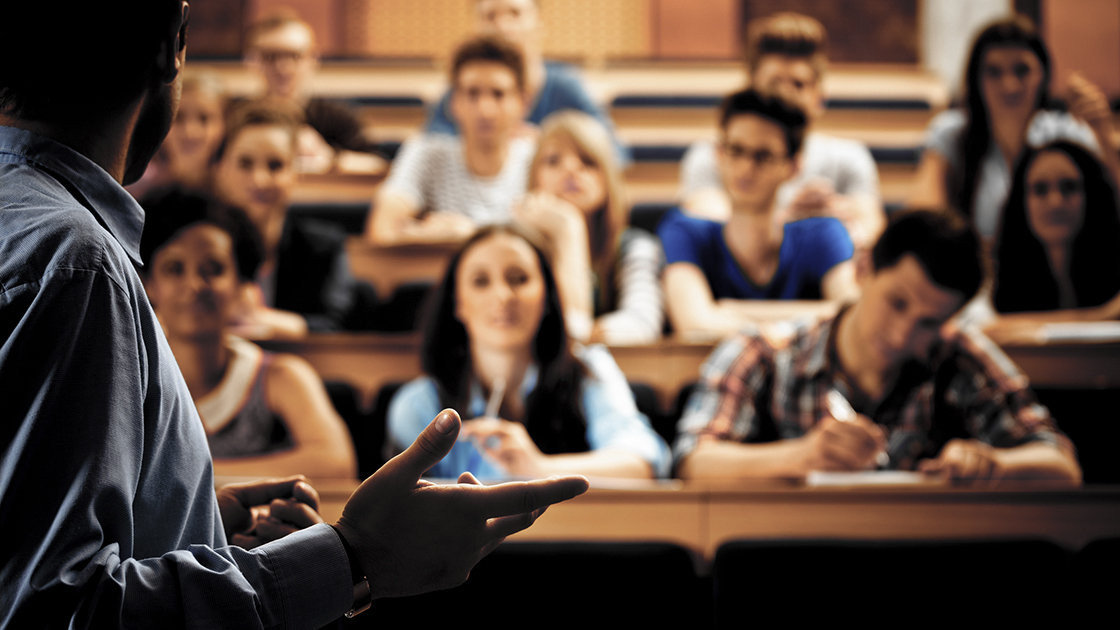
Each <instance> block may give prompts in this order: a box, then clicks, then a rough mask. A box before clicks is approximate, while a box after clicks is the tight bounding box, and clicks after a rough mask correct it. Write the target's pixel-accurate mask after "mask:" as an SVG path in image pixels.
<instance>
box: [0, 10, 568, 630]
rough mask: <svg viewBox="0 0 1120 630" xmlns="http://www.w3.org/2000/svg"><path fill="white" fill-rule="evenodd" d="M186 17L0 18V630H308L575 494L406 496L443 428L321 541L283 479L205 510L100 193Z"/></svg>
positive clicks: (108, 186)
mask: <svg viewBox="0 0 1120 630" xmlns="http://www.w3.org/2000/svg"><path fill="white" fill-rule="evenodd" d="M188 14H189V7H188V6H187V3H186V2H183V1H181V0H179V1H176V0H158V1H156V0H116V1H113V2H77V1H73V0H63V1H60V2H49V3H47V2H19V3H5V4H3V5H0V152H2V153H3V154H4V164H3V165H0V197H2V199H0V205H3V207H4V211H3V212H0V234H3V236H2V237H0V251H3V252H4V255H2V256H0V286H3V287H4V289H5V291H4V293H5V299H4V301H3V302H2V303H0V346H2V348H3V352H0V399H2V400H3V401H4V418H5V422H4V430H3V433H2V436H0V462H2V465H0V487H2V488H3V489H4V490H3V492H2V493H0V531H3V532H4V539H5V541H7V544H5V545H4V546H3V549H2V550H0V624H3V625H5V626H7V627H13V628H23V627H44V626H45V627H72V628H104V627H166V626H184V627H215V626H221V627H236V628H262V627H265V626H283V627H290V628H294V627H309V628H317V627H320V626H322V625H324V624H327V623H329V622H331V620H333V619H336V618H338V617H339V616H340V615H342V614H343V613H344V612H346V611H347V610H350V611H351V612H357V611H360V610H362V609H364V608H365V607H366V604H368V602H369V601H370V599H372V598H376V597H383V596H391V595H407V594H412V593H417V592H422V591H426V590H431V589H435V588H448V587H450V586H454V585H456V584H459V583H461V582H462V581H463V580H465V579H466V577H467V573H468V572H469V571H470V570H471V567H473V566H474V564H475V563H476V562H477V561H478V560H479V559H480V558H481V557H483V556H485V555H486V554H487V553H489V552H490V551H491V550H493V549H494V548H495V547H496V546H497V545H498V543H499V542H500V541H501V540H502V539H504V537H506V536H508V535H511V534H513V533H514V532H516V531H519V530H521V529H524V528H525V527H528V526H529V525H530V524H532V522H533V520H534V519H535V518H536V516H537V515H538V514H539V510H541V509H542V508H544V507H545V506H547V505H548V504H550V503H555V502H557V501H560V500H563V499H566V498H569V497H571V496H574V495H576V494H579V493H580V492H581V491H583V490H584V489H586V487H587V482H586V480H584V479H580V478H578V477H577V478H565V479H552V480H547V481H534V482H529V483H513V484H504V485H501V486H494V487H480V486H477V485H475V483H474V481H473V480H472V479H470V478H469V477H464V478H463V482H464V483H463V484H453V485H448V486H441V487H434V486H429V485H426V484H422V483H419V482H418V479H419V477H420V475H421V473H422V472H423V471H425V470H427V469H428V468H430V467H431V466H432V465H434V464H435V463H436V462H437V461H439V459H440V458H441V457H442V456H443V455H444V454H446V453H447V451H448V450H450V448H451V446H452V444H453V443H454V441H455V438H456V436H457V435H458V432H459V427H460V422H459V419H458V416H457V415H455V413H454V412H452V411H447V412H445V413H441V414H440V415H439V416H438V417H437V418H436V419H435V421H433V423H432V424H431V425H430V426H429V427H428V428H427V429H425V432H424V433H423V434H422V435H421V437H420V440H419V442H420V443H419V444H415V445H413V446H411V447H409V449H408V450H406V451H405V452H404V453H403V454H402V455H401V456H400V457H398V458H396V459H394V460H393V461H391V462H389V463H387V464H386V465H385V466H384V467H383V468H382V469H381V470H380V471H378V472H377V473H376V474H374V475H373V476H371V477H370V478H369V479H367V480H366V481H365V483H363V484H362V485H361V486H359V487H358V489H357V490H356V491H355V493H354V494H353V496H351V497H350V499H349V500H348V501H347V505H346V506H345V508H344V510H343V515H342V518H340V519H339V521H338V522H337V523H335V524H334V525H333V526H328V525H326V524H323V523H322V519H321V517H319V515H318V514H317V513H316V512H315V507H316V505H317V499H316V496H317V495H315V492H314V490H313V489H312V488H311V487H310V486H308V485H307V483H306V482H304V481H302V480H300V479H299V478H298V477H292V478H288V479H281V480H268V481H262V482H255V483H250V484H242V485H238V486H226V487H224V488H222V489H220V490H219V491H218V493H217V495H215V493H214V478H213V472H212V470H211V465H210V454H209V452H208V450H207V447H206V438H205V436H204V435H203V431H202V423H201V422H200V421H199V418H198V414H197V413H196V411H195V409H194V405H193V404H192V403H191V399H190V393H189V392H188V390H187V387H186V384H185V383H184V382H183V377H182V376H181V375H180V373H179V370H178V368H177V367H176V365H175V359H174V357H173V356H172V355H171V352H170V349H169V348H168V345H167V342H166V340H165V339H164V336H163V332H162V331H161V330H160V325H159V322H158V321H157V320H156V317H155V314H154V313H153V312H152V309H151V307H150V306H149V304H148V300H147V298H146V297H145V296H144V288H143V286H142V285H141V282H140V278H139V276H138V275H137V273H136V270H135V265H137V264H139V262H140V261H139V256H138V253H137V252H138V250H139V240H140V234H141V229H142V225H143V216H144V214H143V210H141V209H140V206H139V205H138V204H137V203H136V202H135V201H134V200H133V199H132V197H131V196H130V195H129V194H128V193H127V192H126V191H125V190H124V189H123V188H122V187H121V182H122V181H124V182H129V183H131V182H133V181H135V180H136V179H137V178H139V176H140V175H141V174H142V173H143V172H144V168H145V167H146V166H147V162H148V160H149V159H150V158H151V156H152V155H153V154H154V153H155V152H156V150H157V149H158V148H159V145H160V143H161V142H162V141H163V138H164V136H165V135H166V134H167V129H168V126H169V125H170V124H171V121H172V120H173V119H174V118H175V110H176V98H175V95H176V93H177V92H178V89H179V86H180V81H181V69H182V66H183V63H184V62H185V58H186V53H185V50H186V30H187V29H186V27H187V24H186V21H187V17H188ZM91 42H97V45H90V43H91ZM30 50H36V51H43V52H44V54H32V55H28V54H26V53H27V51H30ZM46 53H49V54H46ZM78 105H80V106H78ZM91 129H96V130H98V131H99V133H96V134H91V133H90V132H89V130H91ZM265 515H268V517H267V518H266V516H265ZM299 528H305V529H302V530H301V531H294V530H295V529H299ZM235 536H236V537H239V538H234V537H235ZM231 539H233V540H239V541H241V542H244V543H246V544H249V543H248V542H246V541H249V542H252V543H254V544H260V543H266V544H263V545H262V546H260V547H259V548H257V549H254V550H251V551H250V550H245V549H240V548H235V547H229V546H227V544H226V543H227V540H231Z"/></svg>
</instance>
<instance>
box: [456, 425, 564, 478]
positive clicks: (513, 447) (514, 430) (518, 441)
mask: <svg viewBox="0 0 1120 630" xmlns="http://www.w3.org/2000/svg"><path fill="white" fill-rule="evenodd" d="M461 437H462V438H464V439H470V440H471V441H473V442H474V444H475V447H476V448H478V450H480V451H482V452H483V453H485V454H486V456H487V457H489V458H490V459H492V460H494V461H495V462H497V463H498V464H499V465H501V466H502V468H504V469H505V470H506V472H508V473H509V474H511V475H520V476H525V477H538V476H541V475H544V474H547V470H546V469H545V462H546V460H547V458H548V456H547V455H545V454H544V453H542V452H541V451H540V449H539V448H537V445H536V443H535V442H533V438H531V437H529V432H528V431H527V430H526V429H525V425H523V424H521V423H520V422H510V421H509V420H501V419H498V418H479V419H476V420H468V421H467V422H464V423H463V432H462V434H461Z"/></svg>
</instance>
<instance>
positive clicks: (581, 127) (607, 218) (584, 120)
mask: <svg viewBox="0 0 1120 630" xmlns="http://www.w3.org/2000/svg"><path fill="white" fill-rule="evenodd" d="M552 139H566V140H568V141H570V142H571V143H572V144H573V145H574V146H575V148H576V151H577V152H578V153H579V154H580V157H582V158H585V159H589V160H590V161H591V162H592V163H593V164H594V165H595V166H596V167H597V168H598V169H600V170H601V171H602V172H603V179H604V180H605V182H606V189H607V190H606V192H607V198H606V201H605V202H604V203H603V207H601V208H599V209H598V210H596V211H595V212H594V213H593V214H592V216H591V217H590V218H589V219H588V234H587V236H588V239H589V240H590V243H589V245H590V250H591V267H592V269H594V270H595V272H596V273H597V274H598V276H599V285H600V286H599V297H600V304H601V305H602V308H608V306H609V305H610V304H612V302H613V298H614V287H613V284H614V282H612V281H610V278H611V276H612V273H611V272H612V271H613V267H614V258H615V254H616V252H617V251H618V243H619V239H620V238H621V236H622V232H623V230H625V229H626V225H627V224H628V223H629V220H630V204H629V203H628V201H627V199H626V194H625V192H624V190H625V189H624V188H623V186H622V172H621V170H620V169H619V167H618V161H617V159H616V157H615V149H614V143H613V142H612V141H611V136H610V133H609V132H608V131H607V130H606V128H605V127H603V125H602V123H600V122H599V121H598V120H596V119H595V118H593V117H592V116H590V115H589V114H586V113H584V112H581V111H578V110H565V111H560V112H557V113H555V114H552V115H550V116H549V117H548V118H545V119H544V121H543V122H542V123H541V133H540V138H539V139H538V141H537V153H536V155H534V156H533V162H532V165H531V167H530V169H529V190H535V189H536V188H537V187H538V186H539V185H540V182H538V180H537V171H538V168H539V167H540V165H541V162H542V161H543V160H544V151H543V150H542V149H543V147H544V146H545V144H546V143H547V142H548V141H549V140H552Z"/></svg>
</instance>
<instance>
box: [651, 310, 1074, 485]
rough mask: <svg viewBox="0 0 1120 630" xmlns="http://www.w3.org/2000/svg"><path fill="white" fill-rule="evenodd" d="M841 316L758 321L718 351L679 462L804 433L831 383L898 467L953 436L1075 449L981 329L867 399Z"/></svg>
mask: <svg viewBox="0 0 1120 630" xmlns="http://www.w3.org/2000/svg"><path fill="white" fill-rule="evenodd" d="M843 316H844V312H843V311H842V312H841V313H840V314H839V315H837V316H835V317H833V318H829V319H825V320H820V321H812V320H805V321H798V322H781V323H779V324H772V325H769V326H759V327H751V328H748V329H745V330H744V331H743V332H742V333H741V334H739V335H737V336H735V337H733V338H731V339H729V340H727V341H725V342H724V343H723V344H722V345H720V346H719V347H718V348H716V350H715V352H713V353H712V355H711V356H710V357H709V358H708V360H707V361H706V362H705V364H704V366H703V367H702V368H701V373H700V375H701V381H700V383H699V384H698V386H697V390H696V392H695V393H693V395H692V397H691V398H690V399H689V401H688V405H687V407H686V408H685V412H684V415H683V416H682V417H681V420H680V424H679V425H678V427H679V435H678V437H677V441H676V444H675V445H674V448H673V456H674V463H679V462H680V460H681V458H683V457H684V456H685V455H687V454H688V453H690V452H692V451H693V450H694V449H695V448H696V447H697V445H698V444H699V443H700V442H702V441H705V440H734V441H737V442H769V441H773V440H779V439H790V438H797V437H801V436H802V435H804V434H805V433H806V432H807V431H808V430H809V429H810V428H811V427H812V426H813V425H814V424H816V422H817V421H818V420H819V419H820V418H821V417H822V416H824V415H825V414H826V413H827V410H828V405H827V400H826V398H827V395H828V392H829V391H830V390H832V389H836V390H837V391H839V392H840V393H841V394H843V395H844V396H845V397H846V398H847V399H848V400H849V401H850V402H851V403H852V406H853V407H854V408H855V410H856V411H857V412H859V413H861V414H863V415H866V416H867V417H869V418H871V419H872V420H873V421H875V422H877V423H878V424H880V425H882V426H883V428H884V430H885V431H886V433H887V435H888V448H887V452H888V455H890V468H895V469H903V470H911V469H914V468H915V467H916V465H917V462H918V460H920V459H924V458H929V457H936V456H937V454H938V453H939V452H940V450H941V447H942V446H944V445H945V443H946V442H948V441H949V440H951V439H954V438H964V439H970V438H971V439H978V440H981V441H983V442H985V443H987V444H990V445H992V446H995V447H1001V448H1006V447H1012V446H1019V445H1022V444H1026V443H1028V442H1036V441H1041V442H1048V443H1050V444H1053V445H1054V446H1056V447H1059V448H1063V449H1068V450H1069V451H1071V452H1072V451H1073V445H1072V443H1071V442H1070V441H1069V439H1068V438H1066V437H1065V435H1063V434H1062V433H1061V432H1060V431H1059V430H1058V429H1057V427H1056V426H1055V424H1054V421H1053V418H1051V416H1050V412H1049V410H1047V409H1046V407H1043V406H1042V405H1040V404H1038V402H1037V401H1036V400H1035V398H1034V395H1033V394H1032V393H1031V391H1030V390H1029V389H1028V387H1027V379H1026V377H1025V376H1023V374H1022V373H1020V372H1019V370H1018V368H1017V367H1016V366H1015V364H1013V363H1012V362H1011V360H1010V359H1008V358H1007V356H1006V355H1005V354H1004V353H1003V352H1002V351H1001V350H1000V349H999V348H998V347H996V345H995V344H994V343H993V342H992V341H991V340H990V339H988V338H987V337H985V336H983V334H982V333H980V332H978V331H965V332H961V333H958V334H957V335H956V336H955V337H953V338H952V339H949V340H945V341H941V342H938V343H937V344H935V346H934V347H933V348H932V349H931V353H930V360H929V361H928V362H921V361H916V360H914V361H910V362H908V363H906V364H904V365H903V366H902V367H901V368H900V371H899V374H898V377H897V379H896V380H895V383H894V385H893V386H892V388H891V389H890V391H888V392H887V394H886V395H885V396H884V397H883V398H882V400H879V401H873V400H871V399H869V398H868V397H867V396H866V395H864V394H862V393H861V392H860V391H859V390H858V389H856V388H855V387H854V386H852V385H851V384H850V383H849V381H848V379H847V378H846V376H845V375H844V373H843V371H842V370H841V369H840V362H839V361H838V359H837V356H836V342H835V332H834V331H835V330H836V329H837V326H836V322H838V321H839V318H840V317H843Z"/></svg>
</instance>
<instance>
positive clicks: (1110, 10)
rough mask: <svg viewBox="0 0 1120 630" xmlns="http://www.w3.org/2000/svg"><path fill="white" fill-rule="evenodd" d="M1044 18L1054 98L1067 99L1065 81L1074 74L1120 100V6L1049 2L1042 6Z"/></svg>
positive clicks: (1098, 1) (1110, 0)
mask: <svg viewBox="0 0 1120 630" xmlns="http://www.w3.org/2000/svg"><path fill="white" fill-rule="evenodd" d="M1041 18H1042V20H1041V21H1042V34H1043V36H1044V37H1045V38H1046V44H1047V46H1049V48H1050V54H1051V55H1052V56H1053V71H1054V80H1053V82H1052V83H1051V90H1053V92H1054V94H1055V96H1058V97H1065V90H1066V80H1067V79H1068V78H1069V75H1070V73H1071V72H1074V71H1080V72H1081V73H1082V74H1084V75H1085V76H1086V77H1087V78H1088V79H1089V80H1090V81H1092V82H1094V83H1096V84H1097V85H1099V86H1100V87H1101V89H1103V90H1104V92H1105V94H1108V95H1109V96H1110V97H1113V98H1116V97H1117V96H1120V2H1117V1H1116V0H1059V1H1054V0H1050V1H1048V2H1045V3H1043V5H1042V9H1041Z"/></svg>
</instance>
